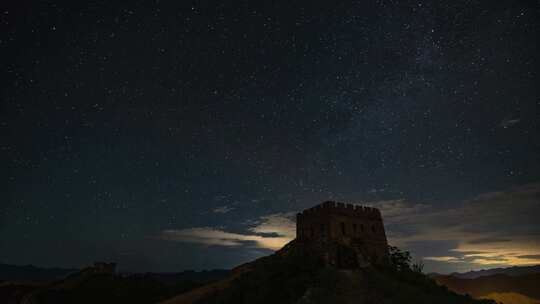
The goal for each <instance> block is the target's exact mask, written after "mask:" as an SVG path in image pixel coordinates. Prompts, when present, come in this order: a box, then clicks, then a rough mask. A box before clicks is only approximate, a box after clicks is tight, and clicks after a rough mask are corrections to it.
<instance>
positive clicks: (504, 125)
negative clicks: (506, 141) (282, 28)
mask: <svg viewBox="0 0 540 304" xmlns="http://www.w3.org/2000/svg"><path fill="white" fill-rule="evenodd" d="M520 121H521V119H519V118H514V119H512V118H505V119H503V120H502V121H501V123H500V126H501V127H502V128H504V129H507V128H510V127H512V126H513V125H516V124H518V123H519V122H520Z"/></svg>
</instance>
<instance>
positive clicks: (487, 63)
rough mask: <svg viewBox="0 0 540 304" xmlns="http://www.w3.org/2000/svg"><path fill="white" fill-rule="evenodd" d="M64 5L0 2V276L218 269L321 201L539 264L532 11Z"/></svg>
mask: <svg viewBox="0 0 540 304" xmlns="http://www.w3.org/2000/svg"><path fill="white" fill-rule="evenodd" d="M79 2H80V1H70V2H66V3H62V2H61V1H55V2H48V1H34V2H32V1H28V2H22V1H20V2H17V1H13V2H12V4H9V3H8V4H6V3H3V4H2V7H0V10H1V11H0V54H1V58H2V60H1V61H0V64H1V69H0V77H1V79H0V80H1V83H2V85H1V87H0V135H1V136H0V138H1V141H0V156H1V159H2V169H1V170H0V181H1V183H0V193H1V194H2V195H1V197H0V262H3V263H11V264H35V265H39V266H61V267H81V266H84V265H88V264H90V263H92V262H93V261H96V260H113V261H116V262H118V263H119V264H120V265H119V267H120V269H121V270H123V271H181V270H185V269H211V268H230V267H233V266H235V265H238V264H240V263H243V262H247V261H250V260H252V259H255V258H257V257H260V256H264V255H267V254H269V253H271V252H272V250H276V249H278V248H279V247H280V246H282V245H283V244H284V243H286V242H287V241H288V240H290V239H291V238H293V237H294V214H295V213H296V212H298V211H300V210H302V209H304V208H307V207H311V206H313V205H315V204H318V203H320V202H321V201H324V200H328V199H332V200H338V201H346V202H354V203H359V204H365V205H370V206H375V207H378V208H380V209H381V211H382V213H383V217H384V220H385V226H386V230H387V235H388V238H389V241H390V243H392V244H394V245H398V246H400V247H402V248H403V249H406V250H410V251H411V252H412V253H413V254H414V256H415V258H416V259H419V260H420V259H422V260H423V261H424V263H425V264H426V270H427V271H439V272H450V271H465V270H469V269H479V268H490V267H497V266H509V265H530V264H540V225H538V219H537V217H536V216H537V215H538V214H540V110H539V109H540V94H539V83H540V77H539V74H538V73H539V72H538V71H539V55H538V54H540V47H539V41H538V40H539V37H540V33H539V32H540V21H539V20H540V2H538V1H389V0H380V1H355V2H342V1H338V2H339V3H334V1H326V3H314V2H319V1H306V2H296V1H295V2H291V1H287V2H269V1H220V2H218V1H215V2H214V1H125V2H124V1H88V2H86V1H85V2H84V3H83V2H80V3H79Z"/></svg>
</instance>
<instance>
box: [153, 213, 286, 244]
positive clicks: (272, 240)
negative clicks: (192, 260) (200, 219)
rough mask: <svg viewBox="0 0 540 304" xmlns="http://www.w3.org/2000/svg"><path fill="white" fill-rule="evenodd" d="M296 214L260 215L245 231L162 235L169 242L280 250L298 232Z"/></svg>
mask: <svg viewBox="0 0 540 304" xmlns="http://www.w3.org/2000/svg"><path fill="white" fill-rule="evenodd" d="M292 215H293V213H277V214H270V215H266V216H262V217H260V218H259V219H258V220H257V221H256V222H255V225H254V226H252V227H249V228H247V230H246V232H245V233H234V232H227V231H225V230H223V229H220V228H214V227H197V228H188V229H179V230H165V231H162V232H161V235H160V238H161V239H164V240H169V241H177V242H187V243H196V244H203V245H209V246H210V245H214V246H248V247H250V246H251V247H258V248H263V249H270V250H278V249H280V248H281V247H283V246H284V245H285V244H287V243H288V242H289V241H291V240H292V239H293V238H294V237H295V234H296V226H295V223H294V221H293V220H292Z"/></svg>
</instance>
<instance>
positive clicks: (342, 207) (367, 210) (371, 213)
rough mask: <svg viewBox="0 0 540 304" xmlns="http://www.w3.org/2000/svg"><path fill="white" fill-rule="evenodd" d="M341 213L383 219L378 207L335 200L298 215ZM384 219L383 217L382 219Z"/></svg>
mask: <svg viewBox="0 0 540 304" xmlns="http://www.w3.org/2000/svg"><path fill="white" fill-rule="evenodd" d="M323 213H325V214H339V215H343V216H351V217H358V218H365V219H374V220H377V219H381V212H380V211H379V209H377V208H372V207H368V206H361V205H353V204H346V203H340V202H334V201H326V202H324V203H322V204H319V205H316V206H314V207H311V208H309V209H305V210H304V211H302V212H300V213H298V214H297V216H299V217H302V216H311V215H316V214H323ZM381 220H382V219H381Z"/></svg>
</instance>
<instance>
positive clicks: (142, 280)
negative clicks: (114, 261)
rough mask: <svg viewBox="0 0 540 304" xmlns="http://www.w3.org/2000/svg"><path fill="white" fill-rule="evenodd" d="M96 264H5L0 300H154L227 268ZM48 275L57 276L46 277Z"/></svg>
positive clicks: (38, 303)
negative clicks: (58, 267) (135, 269)
mask: <svg viewBox="0 0 540 304" xmlns="http://www.w3.org/2000/svg"><path fill="white" fill-rule="evenodd" d="M99 265H100V263H97V264H95V265H94V266H91V267H86V268H84V269H81V270H74V271H69V272H67V271H65V272H61V271H57V272H52V274H51V275H49V276H45V275H43V273H47V274H49V273H48V272H44V270H42V269H39V268H37V267H29V268H27V267H22V270H23V271H21V269H20V266H15V267H5V269H10V271H11V272H10V275H5V277H8V278H10V280H9V281H6V282H3V283H1V282H0V303H1V304H19V303H33V304H49V303H50V304H67V303H79V304H86V303H88V304H90V303H131V304H138V303H140V304H144V303H156V302H159V301H162V300H165V299H167V298H170V297H172V296H174V295H176V294H179V293H184V292H187V291H189V290H192V289H194V288H197V287H200V286H202V285H204V284H207V283H209V282H212V281H214V280H218V279H221V278H223V277H225V276H226V275H228V274H229V271H227V270H211V271H200V272H197V271H185V272H180V273H142V274H117V273H115V272H114V266H112V267H111V268H103V267H100V266H99ZM8 266H9V265H8ZM26 270H28V271H26ZM15 274H17V276H18V278H25V279H24V280H14V279H13V278H15V277H17V276H15ZM22 274H24V276H23V275H22ZM53 274H58V276H55V275H53ZM60 274H61V275H60ZM52 277H57V278H58V279H57V280H49V279H50V278H52ZM36 278H42V279H43V280H41V281H39V280H36ZM45 278H46V279H47V280H45Z"/></svg>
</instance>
